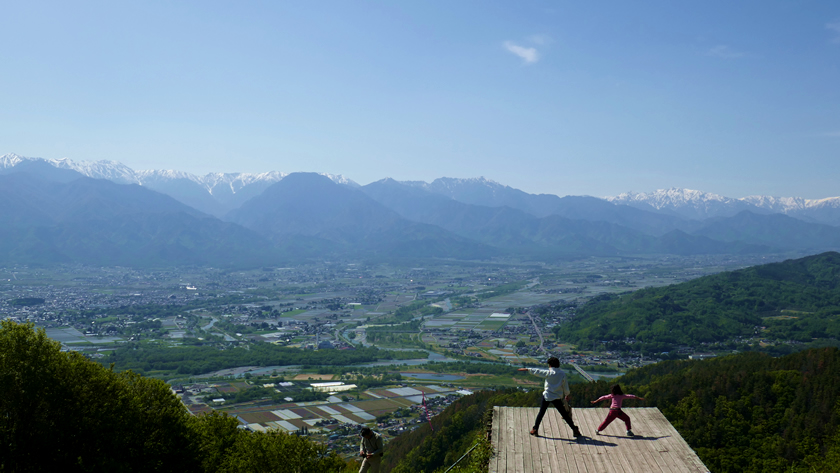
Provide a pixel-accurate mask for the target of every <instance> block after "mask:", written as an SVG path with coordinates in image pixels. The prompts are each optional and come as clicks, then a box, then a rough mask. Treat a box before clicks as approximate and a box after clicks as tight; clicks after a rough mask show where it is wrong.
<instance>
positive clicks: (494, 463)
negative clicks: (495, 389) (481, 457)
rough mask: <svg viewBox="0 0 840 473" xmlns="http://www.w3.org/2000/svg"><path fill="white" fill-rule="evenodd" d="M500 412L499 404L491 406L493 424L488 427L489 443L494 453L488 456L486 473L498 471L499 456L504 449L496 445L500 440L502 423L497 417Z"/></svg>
mask: <svg viewBox="0 0 840 473" xmlns="http://www.w3.org/2000/svg"><path fill="white" fill-rule="evenodd" d="M500 413H501V410H500V409H499V406H493V425H492V426H491V427H490V445H492V446H493V452H494V455H493V456H492V457H491V458H490V464H489V465H488V466H487V472H488V473H497V472H498V471H499V457H500V456H501V455H502V453H503V452H505V451H506V450H504V449H500V448H499V447H498V445H499V440H501V439H500V438H499V436H500V435H501V434H500V433H499V431H500V428H501V423H502V422H501V420H500V419H499V415H500Z"/></svg>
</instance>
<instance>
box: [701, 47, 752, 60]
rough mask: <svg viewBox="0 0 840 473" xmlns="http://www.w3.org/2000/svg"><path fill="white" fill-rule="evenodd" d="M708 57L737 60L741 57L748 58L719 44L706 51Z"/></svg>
mask: <svg viewBox="0 0 840 473" xmlns="http://www.w3.org/2000/svg"><path fill="white" fill-rule="evenodd" d="M706 56H712V57H720V58H724V59H735V58H739V57H744V56H746V54H744V53H742V52H741V51H736V50H734V49H732V48H730V47H729V46H727V45H725V44H719V45H717V46H715V47H713V48H711V49H709V50H708V51H706Z"/></svg>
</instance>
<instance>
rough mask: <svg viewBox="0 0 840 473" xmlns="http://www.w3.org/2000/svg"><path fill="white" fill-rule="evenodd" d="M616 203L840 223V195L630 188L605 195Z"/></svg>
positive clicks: (687, 213) (689, 213)
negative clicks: (819, 196)
mask: <svg viewBox="0 0 840 473" xmlns="http://www.w3.org/2000/svg"><path fill="white" fill-rule="evenodd" d="M606 200H608V201H610V202H612V203H614V204H623V205H629V206H631V207H635V208H638V209H642V210H648V211H653V212H657V213H664V214H669V215H678V216H680V217H684V218H689V219H699V220H703V219H707V218H713V217H731V216H733V215H735V214H737V213H739V212H742V211H744V210H748V211H750V212H753V213H764V214H767V213H782V214H785V215H789V216H791V217H796V218H799V219H802V220H807V221H811V222H815V223H825V224H829V225H840V197H828V198H825V199H803V198H801V197H769V196H760V195H752V196H748V197H743V198H740V199H733V198H731V197H723V196H721V195H717V194H712V193H708V192H701V191H696V190H691V189H678V188H671V189H660V190H657V191H654V192H651V193H641V194H637V193H634V192H628V193H624V194H619V195H617V196H614V197H606Z"/></svg>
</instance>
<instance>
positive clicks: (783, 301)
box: [555, 252, 840, 346]
mask: <svg viewBox="0 0 840 473" xmlns="http://www.w3.org/2000/svg"><path fill="white" fill-rule="evenodd" d="M555 333H556V335H557V336H558V337H559V338H560V339H561V340H567V341H570V342H573V343H578V344H581V345H584V346H586V345H587V344H592V343H598V342H600V341H623V340H628V339H630V340H635V341H638V342H643V343H645V342H647V343H659V344H670V345H694V344H696V343H702V342H718V341H726V340H729V339H732V338H734V337H753V336H758V337H760V338H769V339H778V340H793V341H800V342H810V341H811V340H813V339H814V338H831V339H840V253H836V252H829V253H823V254H820V255H814V256H809V257H806V258H801V259H798V260H788V261H784V262H781V263H772V264H767V265H761V266H754V267H751V268H746V269H742V270H738V271H731V272H724V273H719V274H715V275H711V276H705V277H702V278H698V279H695V280H693V281H688V282H685V283H682V284H677V285H673V286H668V287H659V288H650V289H641V290H639V291H635V292H632V293H626V294H622V295H618V296H615V295H604V296H599V297H596V298H593V299H592V300H591V301H589V302H588V303H587V304H586V305H584V306H583V307H581V308H580V309H579V310H578V311H577V314H576V315H575V317H574V319H573V320H571V321H570V322H569V323H567V324H563V325H560V326H558V327H557V328H556V329H555Z"/></svg>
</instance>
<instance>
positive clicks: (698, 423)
mask: <svg viewBox="0 0 840 473" xmlns="http://www.w3.org/2000/svg"><path fill="white" fill-rule="evenodd" d="M618 382H619V383H620V384H621V385H622V388H623V389H624V392H626V393H631V394H636V395H639V396H642V397H644V398H645V401H639V402H638V403H637V404H636V405H638V406H639V407H642V406H651V407H658V408H659V409H660V410H661V411H662V413H663V414H664V415H665V417H667V418H668V420H669V421H670V422H671V423H672V424H673V425H674V427H676V428H677V430H678V431H679V432H680V434H681V435H682V436H683V438H685V440H686V441H687V442H688V444H689V445H690V446H691V447H692V448H693V449H694V450H695V451H696V452H697V453H698V455H699V456H700V458H701V459H702V460H703V462H704V463H705V464H706V466H708V467H709V469H710V470H711V471H713V472H732V473H736V472H737V473H742V472H764V471H803V472H805V471H837V470H831V469H824V466H825V465H826V464H825V463H824V460H825V459H826V458H829V457H831V458H836V457H837V455H840V442H839V441H838V440H840V438H838V435H840V350H838V349H836V348H823V349H818V350H806V351H802V352H799V353H795V354H792V355H788V356H784V357H781V358H772V357H770V356H769V355H765V354H759V353H743V354H739V355H732V356H727V357H723V358H719V359H709V360H704V361H667V362H662V363H658V364H655V365H651V366H648V367H646V368H642V369H639V370H635V371H631V372H629V373H628V374H627V375H625V376H623V377H621V378H619V379H618ZM610 384H611V383H607V382H604V381H601V382H598V383H591V384H577V385H574V386H573V387H572V394H573V401H572V403H573V404H574V405H578V406H585V405H588V404H589V401H590V400H593V399H597V398H598V397H599V396H601V395H603V394H607V393H608V392H609V386H610ZM594 428H595V426H587V429H586V430H585V432H591V431H593V430H594ZM637 433H638V434H640V435H644V433H643V432H637ZM836 465H837V464H836V463H835V464H834V466H835V467H836Z"/></svg>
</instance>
